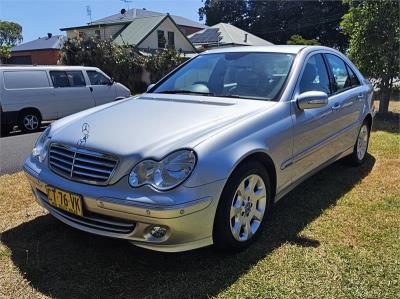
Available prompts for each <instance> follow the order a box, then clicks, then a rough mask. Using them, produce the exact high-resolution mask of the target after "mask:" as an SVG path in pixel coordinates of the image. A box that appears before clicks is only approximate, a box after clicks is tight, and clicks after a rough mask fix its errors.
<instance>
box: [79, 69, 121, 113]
mask: <svg viewBox="0 0 400 299" xmlns="http://www.w3.org/2000/svg"><path fill="white" fill-rule="evenodd" d="M86 74H87V76H88V78H89V82H90V89H91V91H92V94H93V97H94V100H95V102H96V106H99V105H102V104H105V103H109V102H112V101H114V100H115V98H116V97H117V94H116V88H115V85H114V84H113V82H112V81H111V79H109V78H108V77H106V76H105V75H104V74H102V73H101V72H99V71H96V70H87V71H86Z"/></svg>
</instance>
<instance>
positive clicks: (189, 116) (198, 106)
mask: <svg viewBox="0 0 400 299" xmlns="http://www.w3.org/2000/svg"><path fill="white" fill-rule="evenodd" d="M272 105H274V103H273V102H266V101H257V100H242V99H234V100H232V99H227V98H215V97H203V96H189V95H162V94H145V95H142V96H139V97H137V98H129V99H126V100H122V101H120V102H116V103H113V104H107V105H104V106H103V107H96V108H94V109H90V110H87V111H83V112H81V113H78V114H76V115H73V116H70V117H67V118H65V119H62V120H60V121H58V122H56V123H55V124H54V125H53V126H52V127H53V128H52V133H51V135H52V142H57V143H62V144H67V145H73V146H77V145H78V143H79V141H80V140H81V139H82V138H83V137H84V136H85V134H84V132H83V125H84V124H88V125H89V132H85V133H86V134H87V135H88V136H87V139H86V143H84V144H82V145H80V146H82V147H84V148H87V149H95V150H97V151H101V152H105V153H110V154H113V155H116V156H118V157H119V158H120V160H129V162H130V163H129V167H132V162H134V161H138V160H141V159H143V158H154V159H161V158H162V157H164V156H165V155H166V154H168V153H170V152H171V151H173V150H176V149H180V148H194V147H195V146H196V145H198V144H199V143H201V142H202V141H204V140H206V139H207V138H208V137H209V136H211V135H213V134H216V133H217V132H218V131H220V130H223V129H224V128H226V127H228V126H230V125H233V124H234V123H236V122H237V121H239V120H241V119H244V118H247V117H250V116H251V115H254V114H255V113H258V112H260V111H264V110H265V109H266V108H268V107H269V106H272ZM120 166H123V165H121V164H120Z"/></svg>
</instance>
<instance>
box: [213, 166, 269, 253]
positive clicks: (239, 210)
mask: <svg viewBox="0 0 400 299" xmlns="http://www.w3.org/2000/svg"><path fill="white" fill-rule="evenodd" d="M271 202H272V199H271V183H270V179H269V176H268V173H267V171H266V169H265V167H264V166H263V165H262V164H261V163H259V162H256V161H250V162H248V163H245V164H242V165H240V166H239V167H238V168H237V169H236V170H235V171H234V172H233V174H232V175H231V177H230V178H229V179H228V181H227V183H226V185H225V188H224V190H223V192H222V195H221V198H220V201H219V204H218V208H217V212H216V216H215V221H214V231H213V241H214V246H215V247H216V248H217V249H219V250H223V251H240V250H242V249H244V248H246V247H248V246H249V245H250V244H251V243H252V242H254V240H256V239H257V237H258V236H259V235H260V234H261V232H262V229H263V227H264V224H265V220H266V218H267V213H268V211H269V208H270V206H271Z"/></svg>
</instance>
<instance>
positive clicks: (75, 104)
mask: <svg viewBox="0 0 400 299" xmlns="http://www.w3.org/2000/svg"><path fill="white" fill-rule="evenodd" d="M49 73H50V78H51V80H52V82H53V85H54V94H55V100H56V102H57V111H58V118H61V117H64V116H67V115H70V114H73V113H76V112H79V111H82V110H85V109H89V108H92V107H94V106H95V102H94V99H93V96H92V93H91V92H90V89H89V87H88V86H86V81H85V78H84V76H83V73H82V71H50V72H49Z"/></svg>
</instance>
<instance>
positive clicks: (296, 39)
mask: <svg viewBox="0 0 400 299" xmlns="http://www.w3.org/2000/svg"><path fill="white" fill-rule="evenodd" d="M287 44H288V45H308V46H313V45H320V43H319V42H318V41H317V40H316V39H305V38H304V37H302V36H301V35H300V34H294V35H292V36H291V37H290V38H289V40H288V41H287Z"/></svg>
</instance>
